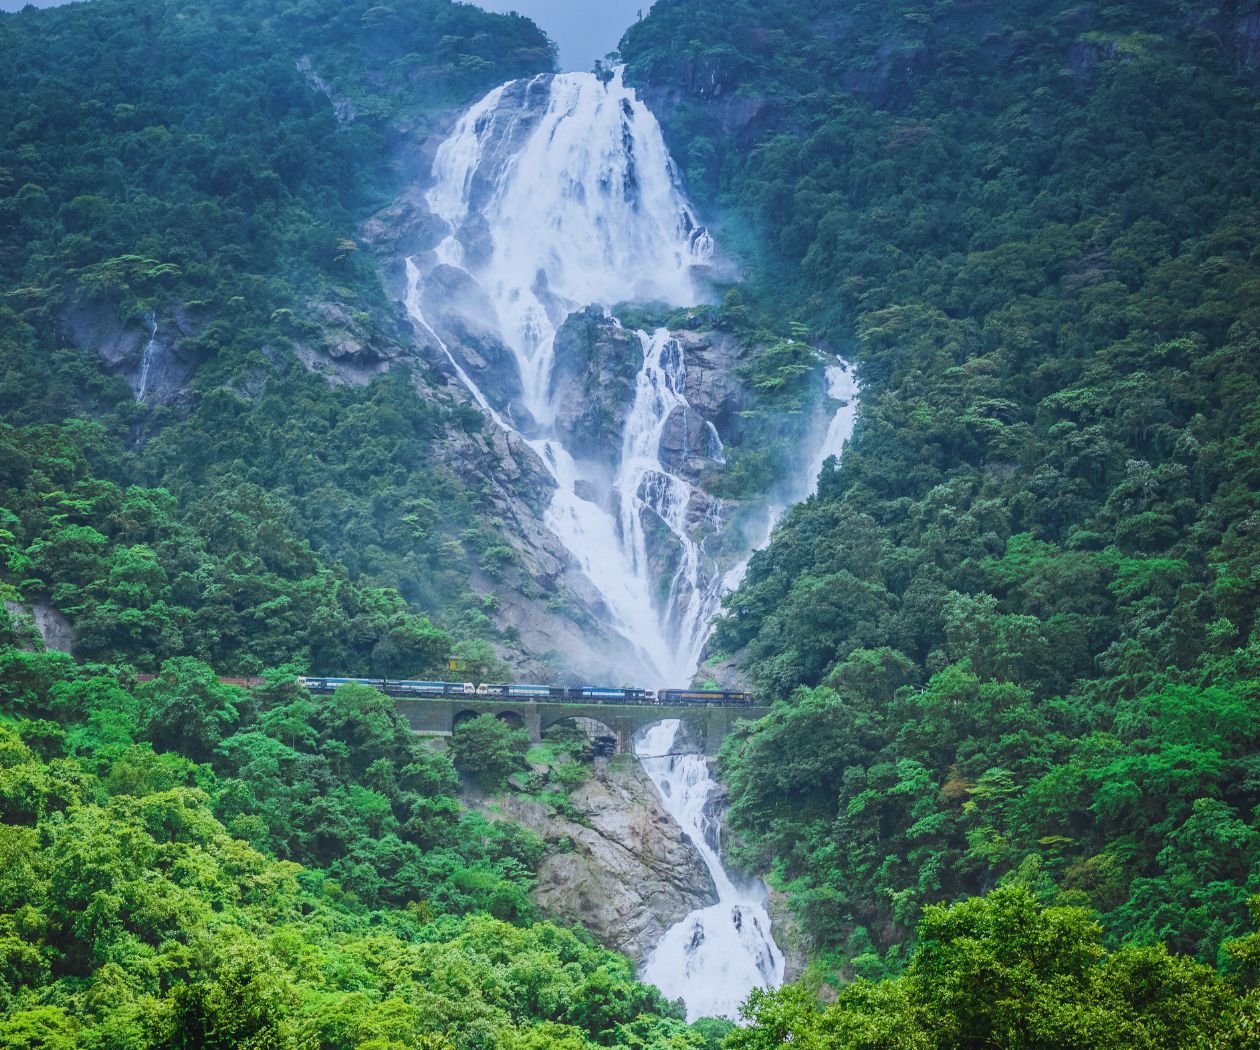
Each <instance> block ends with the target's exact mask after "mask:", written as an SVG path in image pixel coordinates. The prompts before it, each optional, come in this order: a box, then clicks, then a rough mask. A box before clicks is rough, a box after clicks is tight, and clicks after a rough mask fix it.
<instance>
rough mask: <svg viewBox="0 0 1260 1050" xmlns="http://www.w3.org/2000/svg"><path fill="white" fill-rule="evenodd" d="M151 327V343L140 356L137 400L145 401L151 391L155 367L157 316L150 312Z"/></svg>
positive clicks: (146, 316)
mask: <svg viewBox="0 0 1260 1050" xmlns="http://www.w3.org/2000/svg"><path fill="white" fill-rule="evenodd" d="M144 319H145V321H146V322H147V323H148V325H149V341H148V342H147V343H145V344H144V353H143V354H141V356H140V384H139V387H138V389H137V390H136V400H137V401H143V400H144V395H145V394H146V393H147V392H148V389H149V369H150V368H152V367H153V358H154V357H155V356H156V352H157V330H158V325H157V316H156V315H155V314H154V313H153V312H152V311H150V312H149V313H148V314H146V315H145V318H144Z"/></svg>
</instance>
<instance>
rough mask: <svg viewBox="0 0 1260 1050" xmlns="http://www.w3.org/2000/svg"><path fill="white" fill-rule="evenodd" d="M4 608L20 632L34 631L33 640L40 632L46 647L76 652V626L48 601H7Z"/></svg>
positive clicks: (64, 651) (65, 651)
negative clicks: (28, 604)
mask: <svg viewBox="0 0 1260 1050" xmlns="http://www.w3.org/2000/svg"><path fill="white" fill-rule="evenodd" d="M4 608H5V611H6V612H8V614H9V616H10V617H11V618H12V621H13V626H14V628H15V629H16V630H17V631H18V632H19V634H21V633H23V632H31V631H33V632H34V634H32V635H31V638H32V640H34V636H35V634H38V636H39V638H40V639H42V640H43V643H44V645H45V647H47V648H49V649H56V650H58V651H59V652H63V653H73V652H74V627H73V626H71V624H70V621H69V620H67V619H66V618H65V616H63V615H62V614H61V613H60V612H58V611H57V610H56V609H54V608H53V607H52V606H51V605H49V604H48V603H47V602H45V601H37V602H33V603H31V605H30V606H26V605H22V604H21V603H19V602H12V601H6V602H5V603H4Z"/></svg>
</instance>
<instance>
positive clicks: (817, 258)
mask: <svg viewBox="0 0 1260 1050" xmlns="http://www.w3.org/2000/svg"><path fill="white" fill-rule="evenodd" d="M1256 14H1257V7H1256V5H1253V4H1245V3H1234V4H1220V5H1215V4H1206V3H1205V4H1196V3H1172V2H1167V3H1143V4H1130V3H1110V4H1106V5H1083V4H1076V3H1051V4H1044V3H1037V4H1033V3H1020V2H1015V3H1007V4H1003V5H1000V6H999V5H991V4H983V3H970V4H964V3H950V2H939V3H914V2H894V3H882V4H865V3H837V2H825V0H819V2H813V3H793V4H776V3H757V4H752V3H740V2H732V3H728V4H723V5H721V7H720V8H714V7H713V6H712V5H709V4H703V3H696V2H687V0H662V2H661V3H658V4H657V5H656V7H655V8H654V9H653V14H652V17H651V18H649V19H647V20H645V21H644V22H642V23H639V24H638V25H636V26H635V27H633V28H632V29H631V30H630V31H629V32H628V33H627V35H626V38H625V40H624V41H623V53H624V55H625V57H626V59H627V61H628V63H629V68H630V70H631V71H632V73H633V74H634V76H636V77H637V78H638V79H639V81H640V82H642V83H644V84H646V85H647V88H648V90H649V91H650V92H655V93H659V94H660V95H662V96H663V97H665V98H667V99H668V100H669V104H670V105H671V106H672V108H671V109H669V110H667V114H668V116H667V117H666V119H665V123H666V130H667V135H668V137H669V138H670V140H671V147H672V148H673V149H675V151H676V153H677V154H678V156H679V157H680V160H681V161H682V163H683V166H684V167H685V168H686V170H687V172H688V175H689V179H690V185H691V188H692V191H693V192H694V193H695V194H696V195H697V196H698V197H700V199H702V200H707V201H710V202H711V205H712V206H714V207H720V208H722V209H724V210H725V211H726V212H727V214H728V218H727V219H726V224H727V226H728V227H730V229H731V233H732V235H735V236H739V237H740V238H741V243H742V244H744V245H746V246H747V247H748V251H749V252H750V253H752V254H753V256H754V258H755V259H756V261H757V269H756V272H755V279H754V281H753V282H752V284H751V287H750V288H747V289H743V290H742V294H743V295H744V296H745V297H746V298H749V299H750V301H751V302H753V303H754V304H758V303H759V304H760V309H761V310H762V311H769V310H774V311H780V312H781V311H782V310H784V309H785V304H786V309H788V310H790V311H792V313H791V316H792V318H793V319H794V320H796V321H798V322H800V323H802V324H805V325H808V326H809V328H810V329H811V332H812V338H813V339H814V340H815V341H817V342H818V343H820V344H822V345H825V346H829V347H831V348H833V349H834V350H835V351H837V352H840V353H842V354H844V355H846V356H848V357H850V358H851V359H852V360H854V361H856V362H857V365H858V371H859V376H860V379H861V383H862V389H863V398H862V411H861V415H860V417H859V422H858V429H857V432H856V434H855V436H854V439H853V440H852V442H851V443H850V445H849V446H848V447H847V448H846V450H845V452H844V455H843V457H842V458H841V460H840V462H839V463H838V464H832V466H831V467H830V468H829V469H827V470H825V471H824V476H823V479H822V482H821V486H820V492H819V494H818V496H817V497H816V498H814V499H811V500H810V501H809V502H808V503H806V504H803V505H801V506H799V507H797V508H796V509H795V510H793V511H792V512H791V514H790V515H789V516H788V518H787V520H786V521H785V522H784V523H783V525H782V526H781V528H780V529H779V531H778V533H777V534H776V536H775V538H774V541H773V543H772V544H771V545H770V547H769V548H768V549H767V550H766V551H764V552H762V553H759V554H758V555H756V556H755V557H754V559H753V562H752V566H751V568H750V571H749V574H748V578H747V580H746V582H745V584H744V585H743V587H741V588H740V590H739V591H738V592H737V593H735V594H734V595H733V596H731V597H730V599H729V600H728V602H727V605H726V613H725V616H724V618H723V619H722V620H721V621H720V623H719V626H718V630H717V635H716V643H715V644H716V646H717V647H718V648H719V649H721V650H723V651H725V652H727V653H737V654H739V655H740V657H741V659H742V660H743V661H744V663H745V664H746V666H747V667H748V668H749V669H750V670H751V672H752V674H753V676H754V678H755V681H756V684H757V687H758V689H759V690H760V691H761V692H764V693H766V694H769V695H771V696H773V697H775V698H776V706H775V710H774V712H773V713H772V714H771V715H770V716H769V717H768V718H767V719H765V720H763V721H762V722H759V723H757V724H756V725H753V726H750V727H748V728H747V729H746V731H745V732H744V733H743V734H742V736H740V737H739V738H738V739H732V740H729V741H728V743H727V746H726V748H725V750H724V753H723V771H724V776H725V777H726V779H727V780H728V782H729V785H730V790H731V802H732V808H731V819H732V823H733V824H734V826H735V827H736V829H737V830H738V831H739V833H740V836H741V843H740V846H739V848H738V851H737V855H738V857H739V858H740V859H741V861H742V863H744V864H745V865H746V866H747V867H748V868H749V869H750V870H763V869H765V868H772V869H773V870H774V872H775V878H776V880H777V881H778V883H779V885H781V886H782V887H784V888H785V889H786V890H788V892H789V893H790V894H791V897H792V900H793V906H794V909H795V911H796V913H797V915H798V918H799V921H800V922H801V924H802V925H803V927H804V929H805V930H806V932H807V934H808V936H809V937H810V938H811V940H812V942H813V944H814V946H815V949H816V950H817V951H818V952H819V957H820V958H825V959H827V960H828V962H827V965H826V966H825V967H823V969H825V970H826V972H827V973H833V972H835V969H836V968H837V967H839V968H841V969H847V970H848V971H849V972H850V973H854V974H858V975H862V976H865V977H870V978H877V977H879V976H882V975H884V974H885V973H899V972H901V971H902V970H903V969H904V970H905V972H906V974H907V978H909V979H913V978H914V977H915V976H919V977H921V976H923V973H924V971H923V962H922V959H923V950H922V949H919V950H917V951H916V952H915V953H914V954H913V955H907V947H908V945H909V944H910V943H912V938H911V934H912V931H913V929H914V928H915V925H916V924H917V923H919V922H921V921H922V922H925V923H926V922H927V921H928V918H927V917H928V916H933V915H937V914H939V913H937V912H935V911H934V910H933V907H934V906H935V905H937V904H939V903H941V902H948V901H952V900H955V899H958V898H960V897H963V896H969V895H975V894H982V893H985V892H988V891H991V890H993V889H994V888H995V887H1003V888H1004V890H1003V892H1007V891H1009V892H1014V891H1015V890H1016V889H1017V888H1018V890H1020V891H1021V892H1024V893H1026V894H1029V895H1030V896H1031V898H1032V899H1034V900H1037V901H1039V902H1041V903H1042V904H1044V905H1047V906H1051V907H1053V908H1060V907H1064V908H1078V907H1080V908H1087V909H1090V910H1091V911H1092V912H1093V914H1094V915H1095V916H1096V921H1097V922H1098V924H1099V926H1100V928H1101V931H1102V935H1103V943H1104V944H1106V945H1108V946H1111V947H1112V948H1120V947H1121V946H1133V947H1135V948H1143V949H1146V948H1150V947H1152V946H1156V945H1159V944H1165V945H1167V946H1168V947H1169V948H1170V949H1171V950H1173V951H1174V952H1177V953H1181V954H1182V955H1184V956H1189V957H1192V958H1197V959H1199V960H1202V961H1204V962H1206V963H1210V964H1212V965H1213V966H1217V967H1219V968H1220V969H1221V970H1222V971H1224V972H1236V971H1238V970H1240V969H1245V967H1243V966H1242V964H1241V963H1240V962H1239V957H1238V956H1237V955H1235V954H1231V951H1230V949H1228V947H1225V946H1226V945H1228V943H1229V940H1230V938H1233V937H1237V936H1239V935H1240V934H1243V933H1244V932H1246V931H1247V930H1248V929H1250V918H1249V915H1248V908H1247V902H1248V899H1249V897H1250V896H1252V895H1254V894H1256V893H1257V891H1260V825H1258V824H1257V817H1258V816H1260V808H1258V804H1260V792H1258V790H1257V779H1256V770H1257V767H1256V756H1257V753H1258V751H1260V747H1258V745H1260V634H1258V633H1257V620H1256V612H1257V607H1258V605H1260V575H1258V572H1257V566H1260V535H1258V534H1257V532H1256V521H1257V517H1256V515H1257V511H1258V510H1260V456H1258V453H1257V449H1258V448H1260V255H1258V254H1257V243H1260V241H1258V238H1257V232H1258V231H1260V206H1258V202H1257V199H1256V188H1257V186H1260V107H1258V106H1257V94H1256V86H1257V83H1260V71H1258V70H1257V69H1256V67H1255V65H1254V64H1248V62H1246V61H1244V57H1245V56H1246V55H1248V54H1254V53H1253V52H1248V51H1247V50H1246V48H1247V47H1249V46H1252V44H1251V43H1250V42H1249V41H1251V40H1253V39H1254V38H1246V39H1242V40H1241V41H1240V39H1239V37H1238V34H1239V33H1241V32H1244V31H1252V32H1254V30H1255V20H1256ZM1231 34H1233V35H1231ZM680 41H686V44H684V45H680V43H679V42H680ZM1240 55H1241V56H1243V57H1240ZM706 77H707V78H708V81H707V83H708V85H709V86H708V87H706V86H705V82H706V81H705V78H706ZM715 78H716V83H717V84H718V85H719V87H720V91H719V90H714V89H713V87H712V84H713V83H714V82H715ZM696 85H699V86H696ZM649 97H652V96H651V95H649ZM739 112H743V113H755V114H756V115H757V117H756V122H755V123H754V124H753V125H752V126H751V128H750V129H749V130H748V131H747V132H746V134H747V135H748V136H749V137H750V138H751V140H752V143H753V145H752V148H741V146H740V144H739V143H738V142H737V141H735V139H734V138H733V137H732V136H731V135H730V133H729V121H730V120H731V119H732V118H731V114H732V113H739ZM724 121H725V122H726V123H725V124H724V123H723V122H724ZM932 921H933V922H934V921H936V920H932ZM920 935H921V936H925V934H924V933H923V931H922V930H921V933H920ZM907 959H910V960H911V961H910V962H909V966H908V968H907ZM899 986H900V985H899ZM881 987H882V986H881ZM830 1023H834V1024H835V1025H839V1026H840V1027H839V1028H836V1029H835V1031H837V1032H838V1031H841V1030H843V1031H846V1032H847V1031H848V1029H847V1028H844V1023H847V1022H842V1021H841V1020H840V1019H838V1018H837V1019H833V1022H830ZM828 1030H829V1029H828ZM819 1038H821V1037H819ZM834 1038H836V1039H837V1040H839V1042H838V1043H837V1044H836V1045H849V1044H848V1043H847V1042H845V1041H844V1038H850V1037H849V1036H845V1037H844V1038H841V1037H840V1036H839V1035H836V1036H834ZM853 1038H856V1037H853ZM750 1045H752V1044H750ZM757 1045H760V1044H757ZM819 1045H824V1044H819ZM854 1045H858V1044H854ZM861 1045H865V1044H861ZM903 1045H912V1044H911V1043H910V1042H909V1041H907V1042H906V1043H904V1044H903ZM932 1045H936V1044H932ZM942 1045H945V1044H942ZM948 1045H956V1044H954V1043H949V1044H948ZM964 1045H973V1044H966V1043H965V1040H964ZM974 1045H980V1044H978V1043H977V1044H974ZM985 1045H989V1044H985ZM999 1045H1013V1044H1009V1043H1000V1044H999ZM1019 1045H1032V1044H1031V1043H1020V1044H1019ZM1036 1045H1049V1044H1041V1043H1037V1044H1036ZM1053 1045H1060V1044H1059V1043H1054V1044H1053ZM1089 1045H1105V1044H1104V1043H1102V1042H1098V1043H1093V1042H1091V1043H1090V1044H1089ZM1123 1045H1145V1044H1139V1043H1135V1042H1125V1043H1123ZM1152 1045H1190V1044H1189V1043H1186V1042H1180V1041H1178V1042H1175V1043H1174V1042H1163V1043H1161V1042H1160V1040H1158V1039H1156V1040H1155V1042H1154V1044H1152Z"/></svg>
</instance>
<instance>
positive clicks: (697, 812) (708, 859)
mask: <svg viewBox="0 0 1260 1050" xmlns="http://www.w3.org/2000/svg"><path fill="white" fill-rule="evenodd" d="M679 728H680V723H679V721H678V719H676V718H670V719H666V720H665V721H663V722H658V723H657V724H656V725H654V726H650V727H648V728H647V729H645V730H643V731H642V732H641V733H640V734H639V735H638V736H637V737H636V739H635V754H636V755H637V756H638V758H639V761H640V762H641V763H642V765H643V768H644V770H645V771H646V772H647V775H648V776H649V777H650V778H651V779H652V783H654V784H655V785H656V790H657V791H659V792H660V795H661V800H662V801H663V802H664V805H665V809H666V810H667V811H668V812H669V814H670V816H672V817H673V818H674V819H675V820H676V821H677V822H678V824H679V826H680V827H681V828H682V829H683V831H685V832H686V833H687V835H688V836H690V838H691V841H692V843H693V844H694V845H695V847H696V849H697V851H698V852H699V853H700V856H701V857H702V858H703V859H704V862H705V864H706V865H707V866H708V868H709V873H710V874H711V875H712V876H713V884H714V886H715V887H716V888H717V894H718V902H717V904H713V905H710V906H709V907H708V908H700V909H698V910H696V911H693V912H692V913H691V914H690V915H688V916H687V917H686V918H684V919H683V920H682V921H681V922H678V923H675V924H674V926H673V927H671V928H670V930H669V931H668V932H667V933H666V934H665V936H664V937H663V938H662V939H661V942H660V944H658V945H657V946H656V948H655V950H654V951H653V952H652V954H651V955H649V956H648V958H647V959H646V960H645V961H644V963H643V967H642V970H641V973H640V976H641V977H642V978H643V980H645V981H648V982H650V983H651V984H654V985H656V986H657V987H658V988H660V989H661V990H662V991H664V992H665V994H666V995H668V996H671V997H681V998H682V1000H683V1002H685V1003H686V1005H687V1020H689V1021H694V1020H695V1019H696V1018H698V1017H728V1018H730V1019H731V1020H735V1019H736V1018H738V1016H739V1006H740V1004H741V1003H742V1002H743V1001H744V1000H745V999H747V998H748V993H749V992H751V991H752V990H753V989H754V988H777V987H778V986H779V985H780V984H782V983H783V967H784V960H783V953H782V952H781V951H780V950H779V946H778V945H777V944H775V943H774V938H773V937H772V936H771V934H770V916H769V914H768V913H767V911H766V902H767V894H766V888H765V887H764V886H763V885H761V883H759V882H753V883H746V884H744V885H736V884H735V883H734V882H733V881H732V880H731V877H730V876H729V875H728V874H727V873H726V869H725V868H723V867H722V861H721V858H720V856H719V854H720V852H721V842H720V841H719V831H718V823H717V821H716V820H715V819H714V818H713V816H712V814H711V813H710V812H709V811H708V801H709V797H710V796H711V795H712V793H713V789H714V788H715V787H716V786H717V785H716V784H715V783H714V782H713V778H712V777H711V776H710V775H709V766H708V763H707V762H706V761H705V759H704V756H703V755H695V754H676V753H674V746H675V743H674V742H675V740H676V739H677V737H678V730H679Z"/></svg>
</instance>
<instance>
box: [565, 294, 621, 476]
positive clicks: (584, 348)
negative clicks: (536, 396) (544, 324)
mask: <svg viewBox="0 0 1260 1050" xmlns="http://www.w3.org/2000/svg"><path fill="white" fill-rule="evenodd" d="M555 347H556V364H555V369H554V370H553V371H552V374H551V393H552V396H553V397H554V398H555V400H556V404H557V405H558V406H559V407H558V411H557V413H556V429H557V430H558V431H559V432H560V434H561V435H563V437H564V438H565V444H566V446H567V447H568V448H569V449H571V450H572V451H573V454H574V455H575V456H576V457H578V458H580V459H594V460H601V461H607V460H608V458H609V453H610V452H612V451H615V450H616V449H618V448H620V446H621V431H622V427H623V425H624V424H625V420H626V413H627V412H628V411H629V409H630V405H631V403H632V402H633V401H634V377H635V376H636V375H637V374H638V371H639V366H640V365H642V364H643V345H642V344H641V343H640V342H639V337H638V336H637V335H636V334H635V333H634V332H631V331H627V330H626V329H624V328H622V327H621V326H620V325H619V324H618V323H617V322H616V321H615V320H614V319H613V318H612V317H610V316H609V315H608V314H607V313H605V312H604V311H603V310H601V309H599V308H598V307H588V308H587V309H585V310H582V311H581V312H579V313H575V314H572V315H571V316H570V317H569V319H568V320H567V321H565V323H564V324H563V325H561V327H560V330H559V331H558V332H557V333H556V342H555Z"/></svg>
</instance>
